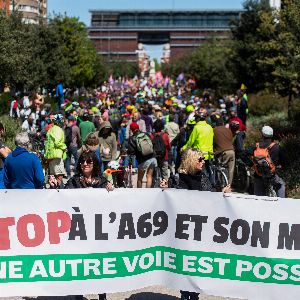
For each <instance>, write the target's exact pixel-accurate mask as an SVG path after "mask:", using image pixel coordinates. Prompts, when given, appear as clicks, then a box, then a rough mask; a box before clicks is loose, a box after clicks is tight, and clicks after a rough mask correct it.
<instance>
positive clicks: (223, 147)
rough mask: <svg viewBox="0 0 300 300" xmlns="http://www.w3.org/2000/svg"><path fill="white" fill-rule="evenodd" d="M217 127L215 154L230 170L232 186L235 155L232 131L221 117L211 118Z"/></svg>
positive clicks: (229, 177)
mask: <svg viewBox="0 0 300 300" xmlns="http://www.w3.org/2000/svg"><path fill="white" fill-rule="evenodd" d="M211 118H212V119H214V121H215V124H216V126H215V127H214V152H215V155H216V157H217V158H218V159H219V161H220V162H221V164H223V165H224V166H225V167H226V168H227V170H228V183H229V184H230V185H231V184H232V180H233V173H234V163H235V153H234V148H233V143H232V140H233V137H232V133H231V131H230V129H228V128H226V127H225V126H224V120H223V118H222V117H221V116H220V115H213V116H211Z"/></svg>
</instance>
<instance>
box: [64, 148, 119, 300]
mask: <svg viewBox="0 0 300 300" xmlns="http://www.w3.org/2000/svg"><path fill="white" fill-rule="evenodd" d="M100 174H101V168H100V163H99V160H98V158H97V156H96V154H95V152H93V151H91V150H86V151H83V152H82V153H81V155H80V156H79V159H78V164H77V174H75V175H74V176H73V177H72V178H70V179H69V181H68V182H67V183H66V185H65V189H78V188H106V189H107V191H109V192H110V191H113V190H114V186H113V184H112V183H110V182H108V181H107V180H106V179H105V178H104V177H103V176H101V175H100ZM75 299H76V300H83V296H82V295H77V296H75ZM99 300H106V294H99Z"/></svg>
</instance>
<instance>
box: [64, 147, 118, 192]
mask: <svg viewBox="0 0 300 300" xmlns="http://www.w3.org/2000/svg"><path fill="white" fill-rule="evenodd" d="M76 171H77V173H76V174H75V175H74V176H73V177H71V178H70V179H69V181H68V182H67V183H66V185H65V189H79V188H81V189H82V188H106V189H107V190H108V191H112V190H113V189H114V187H113V185H112V183H110V182H108V181H107V180H106V178H104V177H103V176H102V175H101V167H100V164H99V160H98V158H97V156H96V154H95V152H93V151H91V150H86V151H83V152H82V153H81V155H80V157H79V159H78V164H77V168H76Z"/></svg>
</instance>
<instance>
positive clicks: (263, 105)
mask: <svg viewBox="0 0 300 300" xmlns="http://www.w3.org/2000/svg"><path fill="white" fill-rule="evenodd" d="M248 105H249V112H250V114H251V115H254V116H266V115H269V114H271V113H274V112H286V111H287V98H282V97H281V96H279V95H277V94H270V93H268V92H267V91H263V92H260V93H258V94H256V95H251V96H250V97H249V102H248Z"/></svg>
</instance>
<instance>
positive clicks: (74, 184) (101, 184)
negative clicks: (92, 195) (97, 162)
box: [65, 174, 108, 189]
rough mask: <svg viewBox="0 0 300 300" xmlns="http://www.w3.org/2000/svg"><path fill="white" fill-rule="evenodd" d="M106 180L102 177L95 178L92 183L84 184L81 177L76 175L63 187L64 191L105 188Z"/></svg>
mask: <svg viewBox="0 0 300 300" xmlns="http://www.w3.org/2000/svg"><path fill="white" fill-rule="evenodd" d="M107 182H108V181H107V179H106V178H104V177H103V176H100V177H96V178H95V179H94V180H93V182H92V183H90V184H88V183H86V182H85V180H84V177H83V176H82V175H79V174H76V175H74V176H73V177H72V178H70V179H69V180H68V182H67V183H66V185H65V189H82V188H98V189H99V188H100V189H101V188H105V187H106V185H107Z"/></svg>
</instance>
